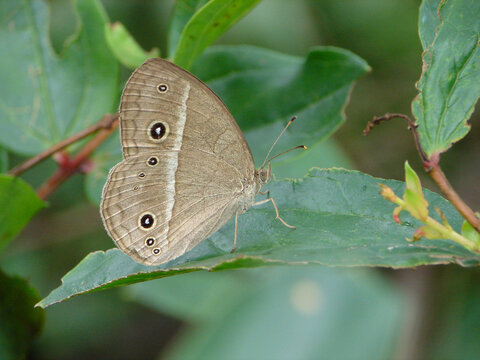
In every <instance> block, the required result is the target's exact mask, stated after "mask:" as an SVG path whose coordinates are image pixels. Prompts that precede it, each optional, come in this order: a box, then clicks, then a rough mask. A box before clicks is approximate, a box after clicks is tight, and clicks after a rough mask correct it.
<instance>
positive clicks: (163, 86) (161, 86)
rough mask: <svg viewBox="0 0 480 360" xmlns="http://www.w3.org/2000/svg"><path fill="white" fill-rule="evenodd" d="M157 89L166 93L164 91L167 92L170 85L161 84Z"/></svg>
mask: <svg viewBox="0 0 480 360" xmlns="http://www.w3.org/2000/svg"><path fill="white" fill-rule="evenodd" d="M157 90H158V91H159V92H161V93H164V92H167V90H168V87H167V85H165V84H160V85H158V86H157Z"/></svg>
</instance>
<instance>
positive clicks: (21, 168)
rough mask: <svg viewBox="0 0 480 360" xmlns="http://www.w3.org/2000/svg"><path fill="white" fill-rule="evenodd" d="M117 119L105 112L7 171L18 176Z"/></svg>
mask: <svg viewBox="0 0 480 360" xmlns="http://www.w3.org/2000/svg"><path fill="white" fill-rule="evenodd" d="M117 119H118V113H116V114H106V115H104V116H103V117H102V118H101V119H100V121H99V122H97V123H96V124H94V125H92V126H90V127H88V128H86V129H85V130H82V131H80V132H78V133H76V134H74V135H72V136H70V137H68V138H66V139H65V140H63V141H60V142H59V143H58V144H55V145H53V146H52V147H51V148H49V149H47V150H45V151H43V152H41V153H40V154H38V155H35V156H34V157H32V158H30V159H28V160H26V161H25V162H23V163H21V164H19V165H17V166H15V167H14V168H13V169H11V170H10V171H9V172H8V173H9V174H10V175H13V176H19V175H20V174H22V173H23V172H25V171H26V170H28V169H30V168H32V167H33V166H35V165H37V164H39V163H41V162H42V161H44V160H45V159H47V158H48V157H50V156H51V155H53V154H54V153H56V152H58V151H60V150H62V149H64V148H66V147H67V146H69V145H71V144H73V143H74V142H77V141H79V140H81V139H83V138H85V137H87V136H88V135H90V134H93V133H94V132H97V131H98V130H100V129H109V128H111V127H112V126H114V122H115V121H116V120H117Z"/></svg>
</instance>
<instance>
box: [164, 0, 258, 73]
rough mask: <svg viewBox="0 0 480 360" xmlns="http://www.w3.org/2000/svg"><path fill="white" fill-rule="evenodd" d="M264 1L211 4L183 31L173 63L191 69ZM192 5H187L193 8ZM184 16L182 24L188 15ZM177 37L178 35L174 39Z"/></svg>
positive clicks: (230, 0) (220, 0)
mask: <svg viewBox="0 0 480 360" xmlns="http://www.w3.org/2000/svg"><path fill="white" fill-rule="evenodd" d="M259 2H260V0H210V1H209V2H208V3H207V4H205V6H203V7H202V8H200V10H199V11H198V12H196V13H195V14H194V15H193V16H192V17H191V18H190V20H189V21H188V23H187V24H186V25H185V28H184V29H183V31H182V34H181V36H180V40H179V42H178V46H177V49H176V52H175V56H174V58H173V62H174V63H175V64H177V65H179V66H181V67H182V68H184V69H187V70H188V69H190V68H191V67H192V65H193V63H194V62H195V60H196V59H197V58H198V57H199V56H200V55H201V54H202V52H203V51H204V50H205V49H206V48H207V47H208V45H210V44H211V43H212V42H214V41H215V40H216V39H217V38H218V37H219V36H220V35H222V34H223V33H224V32H225V31H227V30H228V29H229V28H230V27H231V26H233V25H234V24H235V23H236V22H237V21H238V20H240V19H241V18H242V17H244V16H245V15H246V14H247V13H248V12H249V11H250V10H252V9H253V8H254V7H255V6H256V5H257V4H258V3H259ZM192 4H193V2H191V1H188V2H187V4H186V5H190V6H191V5H192ZM185 13H186V12H182V15H181V17H182V18H181V19H179V20H178V22H179V23H181V22H182V21H183V19H185V18H186V17H188V15H185ZM173 36H175V35H173Z"/></svg>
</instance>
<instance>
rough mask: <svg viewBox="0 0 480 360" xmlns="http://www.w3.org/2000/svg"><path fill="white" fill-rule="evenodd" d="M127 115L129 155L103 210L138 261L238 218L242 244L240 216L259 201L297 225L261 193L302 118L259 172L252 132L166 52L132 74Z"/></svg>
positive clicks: (155, 261) (124, 128)
mask: <svg viewBox="0 0 480 360" xmlns="http://www.w3.org/2000/svg"><path fill="white" fill-rule="evenodd" d="M119 117H120V137H121V143H122V150H123V158H124V159H123V161H122V162H120V163H119V164H117V165H116V166H114V167H113V168H112V169H111V171H110V173H109V175H108V179H107V182H106V184H105V187H104V189H103V194H102V202H101V205H100V212H101V216H102V219H103V223H104V225H105V228H106V230H107V232H108V234H109V235H110V237H111V238H112V239H113V240H114V242H115V243H116V245H117V246H118V247H119V248H120V249H121V250H122V251H123V252H124V253H125V254H127V255H129V256H130V257H132V258H133V259H134V260H136V261H137V262H140V263H143V264H146V265H159V264H163V263H165V262H167V261H170V260H172V259H175V258H177V257H179V256H181V255H183V254H184V253H185V252H187V251H189V250H190V249H192V248H193V247H194V246H196V245H197V244H198V243H199V242H201V241H202V240H204V239H206V238H208V237H209V236H210V235H212V234H213V233H215V232H216V231H217V230H218V229H220V228H221V227H222V226H223V225H224V224H225V223H227V221H229V220H230V219H231V218H232V217H235V236H234V245H233V249H234V248H235V246H236V241H237V229H238V225H237V224H238V215H239V214H242V213H244V212H245V211H246V210H247V209H248V208H249V207H250V206H252V205H259V204H263V203H266V202H272V204H273V206H274V208H275V211H276V214H277V218H278V219H279V220H280V221H281V222H282V223H283V224H284V225H285V226H287V227H290V228H294V227H293V226H291V225H289V224H287V223H286V222H285V221H284V220H283V219H282V218H281V217H280V216H279V213H278V209H277V206H276V203H275V200H274V199H272V198H270V197H269V198H267V199H265V200H262V201H259V202H255V200H254V199H255V196H256V195H257V194H258V193H260V192H261V188H262V186H263V185H265V184H266V183H268V182H269V181H270V178H271V167H270V161H271V160H272V159H273V158H274V157H276V156H274V157H272V158H271V159H269V160H268V161H267V158H268V155H269V154H270V152H271V150H272V148H273V146H274V145H275V144H276V142H277V141H278V139H279V138H280V136H281V135H282V134H283V133H284V132H285V130H286V129H287V127H288V126H289V125H290V124H291V123H292V122H293V120H294V119H295V117H294V118H292V120H290V121H289V123H288V124H287V126H286V127H285V128H284V130H283V131H282V133H281V134H280V136H279V137H278V138H277V140H276V141H275V142H274V144H273V145H272V147H271V148H270V151H269V152H268V154H267V157H266V158H265V161H264V162H263V164H262V166H261V167H260V168H259V169H255V164H254V161H253V156H252V152H251V151H250V148H249V146H248V144H247V142H246V140H245V137H244V136H243V134H242V132H241V130H240V128H239V127H238V125H237V123H236V121H235V119H234V118H233V117H232V115H231V114H230V112H229V111H228V109H227V107H226V106H225V104H224V103H223V102H222V101H221V100H220V98H219V97H218V96H217V95H216V94H215V93H214V92H213V91H212V90H211V89H210V88H209V87H208V86H207V85H206V84H204V83H203V82H202V81H200V80H199V79H198V78H196V77H195V76H194V75H192V74H190V73H189V72H187V71H185V70H183V69H182V68H180V67H178V66H176V65H174V64H173V63H171V62H169V61H167V60H163V59H160V58H153V59H149V60H147V61H146V62H145V63H144V64H143V65H142V66H140V67H139V68H138V69H137V70H135V71H134V73H133V74H132V75H131V77H130V79H129V80H128V81H127V84H126V85H125V89H124V91H123V93H122V97H121V102H120V108H119ZM296 148H305V147H304V146H297V147H295V148H294V149H296ZM291 150H293V149H291ZM289 151H290V150H289ZM282 154H283V153H282ZM278 155H281V154H278ZM278 155H277V156H278ZM233 249H232V251H233Z"/></svg>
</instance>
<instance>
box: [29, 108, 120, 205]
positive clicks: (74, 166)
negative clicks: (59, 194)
mask: <svg viewBox="0 0 480 360" xmlns="http://www.w3.org/2000/svg"><path fill="white" fill-rule="evenodd" d="M106 116H110V117H111V118H112V119H113V120H112V121H108V127H105V126H100V127H99V128H101V130H100V132H99V133H98V134H97V135H96V136H95V137H94V138H93V139H92V140H91V141H89V142H88V143H87V144H85V146H84V147H83V148H82V149H81V150H80V151H79V152H78V153H77V155H75V157H74V158H73V159H68V155H67V156H66V158H65V159H64V161H62V162H63V163H62V162H61V163H60V166H59V168H58V169H57V171H56V172H55V173H54V174H53V175H52V176H51V177H50V178H49V179H48V180H47V181H46V182H45V183H44V184H43V185H42V186H40V188H39V189H38V190H37V195H38V197H40V198H41V199H44V200H45V199H46V198H47V197H48V196H49V195H50V194H51V193H52V192H53V191H54V190H56V189H57V188H58V187H59V186H60V185H61V184H63V183H64V182H65V181H66V180H67V179H68V178H70V177H71V176H72V175H73V174H75V173H76V172H78V171H81V170H82V167H84V166H85V164H87V162H88V159H89V157H90V155H91V154H92V152H93V151H95V149H96V148H98V147H99V146H100V145H101V144H102V143H103V142H104V141H105V140H106V139H107V138H108V137H109V136H110V134H111V133H112V132H113V131H115V130H116V128H117V127H118V114H114V115H106ZM106 116H104V117H103V118H102V120H100V122H99V123H101V122H102V121H103V120H104V119H105V117H106ZM87 130H88V129H87Z"/></svg>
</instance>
